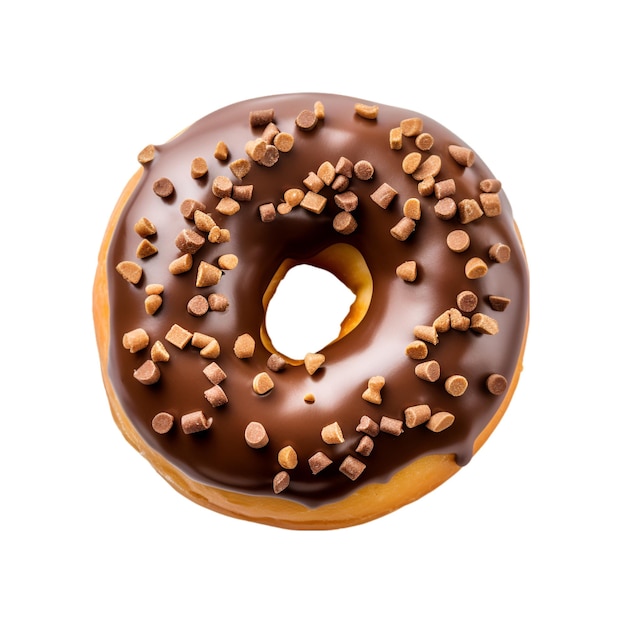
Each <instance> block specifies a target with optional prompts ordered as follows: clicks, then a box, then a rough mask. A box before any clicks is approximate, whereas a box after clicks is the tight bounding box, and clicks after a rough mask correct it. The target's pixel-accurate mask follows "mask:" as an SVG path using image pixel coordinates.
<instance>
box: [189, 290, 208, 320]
mask: <svg viewBox="0 0 626 626" xmlns="http://www.w3.org/2000/svg"><path fill="white" fill-rule="evenodd" d="M208 310H209V301H208V300H207V299H206V298H205V297H204V296H200V295H197V296H193V298H191V299H190V300H189V302H187V313H189V315H193V316H194V317H202V316H203V315H205V314H206V313H207V312H208Z"/></svg>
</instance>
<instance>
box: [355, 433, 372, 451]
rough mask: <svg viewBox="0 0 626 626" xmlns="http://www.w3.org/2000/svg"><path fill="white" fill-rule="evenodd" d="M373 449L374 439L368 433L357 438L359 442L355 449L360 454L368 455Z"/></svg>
mask: <svg viewBox="0 0 626 626" xmlns="http://www.w3.org/2000/svg"><path fill="white" fill-rule="evenodd" d="M373 449H374V440H373V439H372V438H371V437H370V436H369V435H363V436H362V437H361V438H360V439H359V443H358V444H357V446H356V448H355V451H356V452H357V454H360V455H361V456H369V455H370V454H372V450H373Z"/></svg>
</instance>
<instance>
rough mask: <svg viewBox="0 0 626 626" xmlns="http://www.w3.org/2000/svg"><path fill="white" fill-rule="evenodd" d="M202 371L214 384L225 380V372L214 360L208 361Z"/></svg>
mask: <svg viewBox="0 0 626 626" xmlns="http://www.w3.org/2000/svg"><path fill="white" fill-rule="evenodd" d="M202 373H203V374H204V375H205V376H206V377H207V378H208V379H209V381H210V382H212V383H213V384H214V385H219V384H220V383H221V382H222V381H224V380H226V372H225V371H224V370H223V369H222V368H221V367H220V366H219V365H218V364H217V363H216V362H215V361H213V363H209V364H208V365H207V366H206V367H205V368H204V369H203V370H202Z"/></svg>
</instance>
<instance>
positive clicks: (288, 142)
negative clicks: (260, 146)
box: [274, 133, 295, 152]
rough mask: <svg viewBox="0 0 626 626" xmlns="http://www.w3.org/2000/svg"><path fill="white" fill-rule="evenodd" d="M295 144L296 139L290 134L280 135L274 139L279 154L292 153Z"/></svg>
mask: <svg viewBox="0 0 626 626" xmlns="http://www.w3.org/2000/svg"><path fill="white" fill-rule="evenodd" d="M294 143H295V139H294V137H293V135H291V134H290V133H278V135H276V137H274V146H276V149H277V150H278V151H279V152H290V151H291V149H292V148H293V144H294Z"/></svg>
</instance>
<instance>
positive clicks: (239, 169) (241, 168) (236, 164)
mask: <svg viewBox="0 0 626 626" xmlns="http://www.w3.org/2000/svg"><path fill="white" fill-rule="evenodd" d="M228 167H229V168H230V171H231V172H232V173H233V175H234V176H236V177H237V178H238V179H239V180H242V179H243V178H245V177H246V176H247V175H248V174H249V173H250V170H251V169H252V163H251V162H250V161H248V159H236V160H234V161H231V162H230V163H229V165H228Z"/></svg>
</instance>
